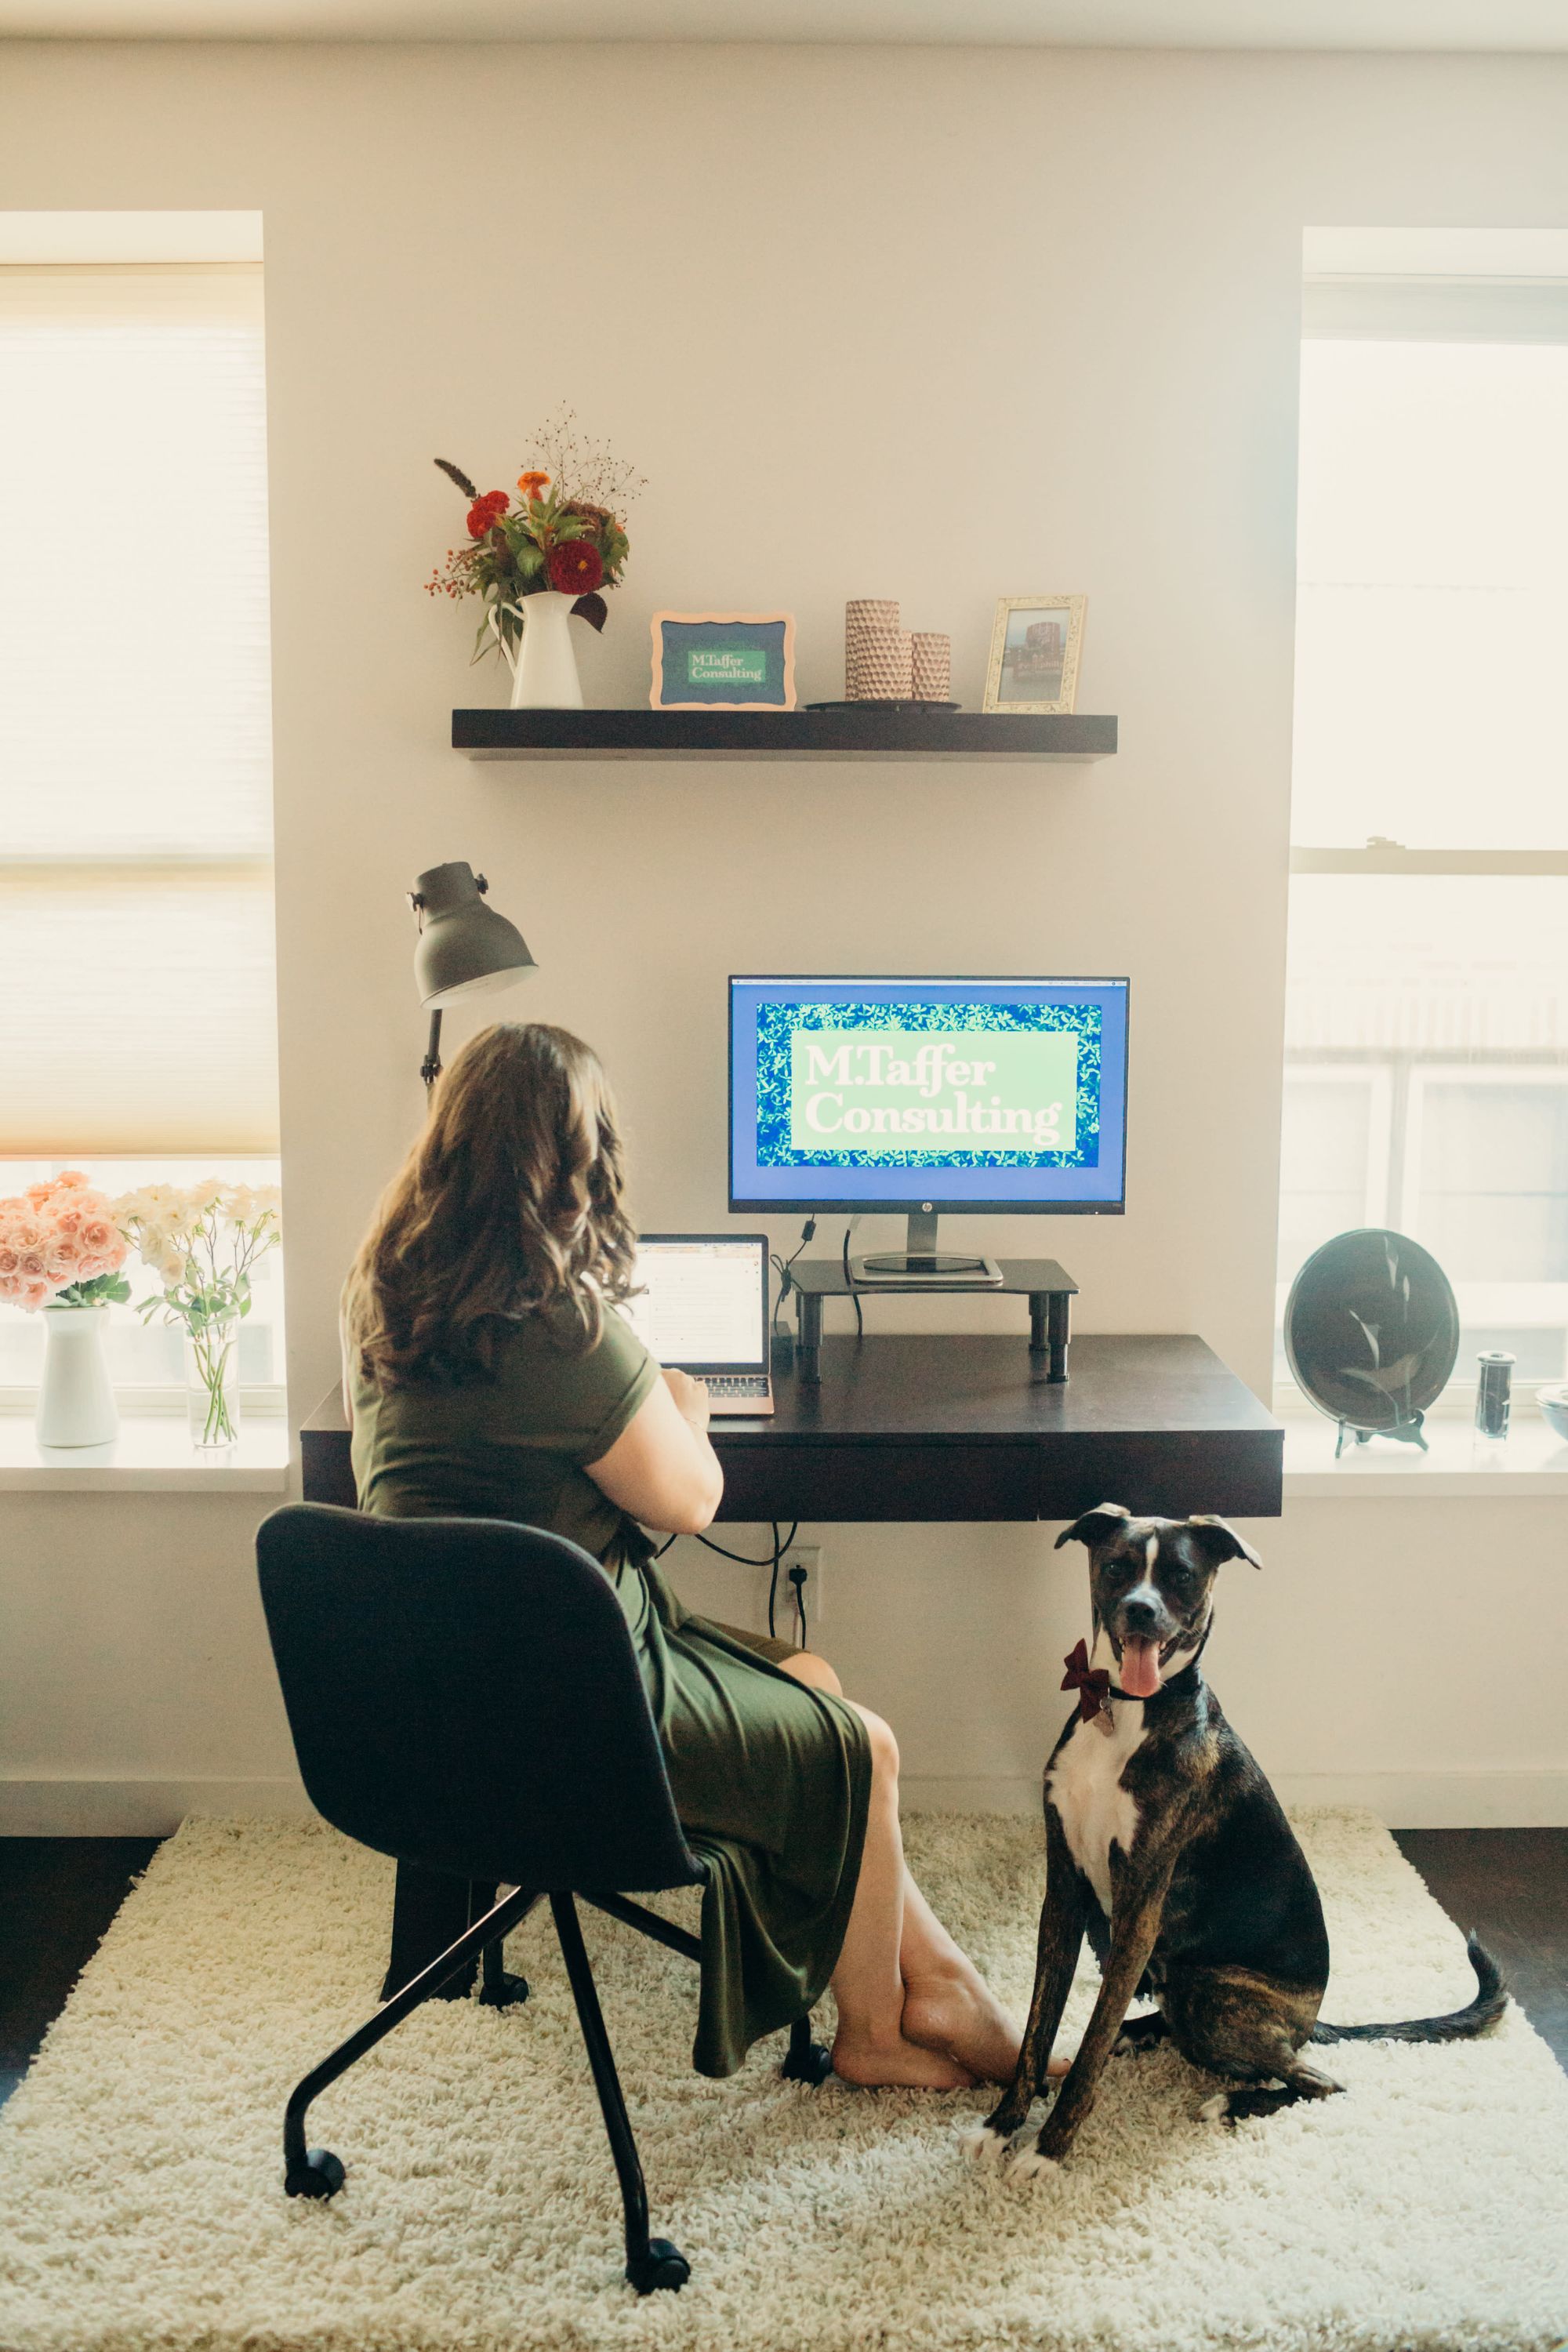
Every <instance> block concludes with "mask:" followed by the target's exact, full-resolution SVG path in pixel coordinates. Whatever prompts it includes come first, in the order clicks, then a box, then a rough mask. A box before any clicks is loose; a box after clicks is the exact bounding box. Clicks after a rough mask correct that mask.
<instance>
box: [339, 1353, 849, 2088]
mask: <svg viewBox="0 0 1568 2352" xmlns="http://www.w3.org/2000/svg"><path fill="white" fill-rule="evenodd" d="M566 1330H567V1327H566V1325H565V1324H564V1323H563V1322H562V1321H561V1320H559V1319H558V1318H551V1317H548V1316H546V1315H544V1314H542V1313H534V1314H529V1315H524V1316H521V1317H520V1318H518V1321H517V1326H516V1329H515V1333H514V1334H513V1335H511V1336H510V1337H509V1338H508V1339H507V1340H506V1341H505V1342H504V1343H503V1346H502V1348H501V1349H500V1352H499V1356H498V1363H497V1377H496V1379H495V1380H494V1381H479V1380H474V1381H466V1382H464V1383H463V1384H461V1385H438V1384H437V1383H435V1382H434V1381H432V1382H429V1383H420V1384H418V1385H416V1386H412V1387H407V1388H398V1389H389V1390H384V1391H378V1390H377V1389H375V1388H374V1387H373V1386H372V1385H371V1383H370V1382H369V1381H366V1380H365V1378H364V1377H363V1374H362V1373H357V1372H356V1373H355V1375H354V1376H353V1396H352V1402H353V1467H354V1480H355V1484H356V1486H357V1488H358V1491H359V1499H360V1506H361V1508H362V1509H363V1510H367V1511H375V1512H379V1513H381V1514H382V1515H384V1517H389V1518H418V1517H431V1516H441V1515H445V1514H448V1513H450V1514H456V1515H459V1516H461V1517H475V1518H488V1519H516V1520H520V1521H521V1522H522V1523H523V1524H524V1525H525V1526H527V1527H533V1528H549V1529H551V1530H552V1532H553V1533H554V1534H556V1535H562V1536H567V1537H569V1538H571V1540H572V1541H573V1542H574V1543H576V1544H580V1545H581V1546H582V1547H583V1549H584V1551H588V1552H591V1553H592V1554H593V1555H594V1557H595V1559H597V1560H599V1561H600V1562H601V1563H602V1565H603V1567H604V1569H605V1574H606V1575H607V1576H608V1577H609V1579H610V1580H611V1582H612V1583H613V1584H614V1586H615V1589H616V1594H617V1595H618V1597H619V1600H620V1603H621V1607H622V1609H623V1610H624V1611H625V1612H626V1622H627V1624H628V1625H629V1626H630V1628H631V1633H632V1640H633V1643H634V1644H635V1645H636V1649H637V1660H638V1663H639V1664H640V1666H641V1669H642V1677H643V1685H644V1688H645V1689H646V1690H647V1696H648V1704H649V1706H650V1707H651V1708H652V1710H653V1719H654V1722H655V1724H656V1726H657V1727H658V1736H659V1740H660V1743H661V1745H662V1747H663V1749H664V1759H665V1763H666V1765H667V1767H668V1772H669V1780H670V1786H671V1789H672V1790H673V1791H674V1795H675V1805H676V1811H678V1813H679V1816H680V1819H681V1822H682V1825H683V1826H684V1828H685V1831H686V1835H687V1841H688V1843H689V1845H690V1846H691V1849H692V1851H693V1853H696V1854H697V1855H698V1856H699V1857H700V1859H701V1861H702V1862H703V1863H704V1864H706V1867H707V1871H708V1878H707V1884H706V1885H705V1887H704V1889H703V1895H702V1930H701V1932H702V1970H701V1979H702V1980H701V1991H700V1999H699V2007H698V2020H697V2040H696V2044H695V2047H694V2049H693V2053H692V2062H693V2063H694V2064H695V2066H696V2067H697V2068H698V2070H699V2072H700V2073H701V2074H733V2072H734V2071H735V2069H736V2067H737V2066H739V2065H740V2063H741V2062H742V2059H743V2058H744V2056H745V2054H746V2052H747V2050H748V2048H749V2047H750V2045H751V2044H752V2042H755V2041H757V2040H758V2039H759V2038H760V2037H761V2036H762V2035H763V2034H764V2033H772V2032H775V2031H776V2030H777V2029H778V2028H779V2027H780V2026H784V2025H788V2024H790V2023H791V2022H792V2021H794V2020H795V2018H796V2017H798V2016H800V2015H801V2014H802V2013H803V2012H804V2011H805V2010H806V2009H808V2008H809V2007H810V2006H811V2005H812V2004H813V2003H814V2002H815V2001H816V2000H817V1999H818V1998H819V1997H820V1995H821V1993H822V1992H823V1990H824V1989H825V1987H826V1983H827V1979H828V1978H829V1976H830V1975H831V1974H832V1971H833V1969H834V1968H835V1967H836V1965H837V1959H838V1953H839V1949H840V1947H841V1946H842V1944H843V1941H844V1931H845V1928H846V1927H847V1925H848V1920H849V1909H850V1905H851V1903H852V1902H853V1900H854V1895H855V1884H856V1880H857V1878H858V1874H859V1869H860V1853H861V1847H862V1844H863V1843H864V1840H865V1834H866V1812H867V1806H868V1801H869V1796H870V1787H871V1759H870V1747H869V1742H868V1738H867V1734H866V1727H865V1725H864V1724H863V1723H862V1721H861V1719H860V1717H858V1715H857V1714H856V1712H855V1710H854V1709H853V1707H851V1706H847V1705H846V1704H845V1702H844V1701H843V1700H842V1699H836V1698H832V1697H829V1696H827V1694H826V1692H822V1691H815V1690H810V1689H808V1688H807V1687H806V1686H805V1684H803V1683H799V1682H796V1681H795V1679H794V1677H793V1676H792V1675H786V1674H784V1672H782V1670H781V1669H780V1667H779V1666H778V1665H777V1664H775V1663H774V1661H775V1660H776V1659H778V1658H781V1657H787V1656H788V1655H789V1654H790V1652H789V1648H788V1645H787V1644H786V1643H780V1642H767V1641H763V1640H762V1639H760V1638H759V1637H758V1636H757V1635H754V1634H750V1633H741V1632H739V1631H737V1630H736V1629H735V1628H733V1627H731V1626H726V1625H721V1624H717V1623H715V1622H713V1621H712V1620H711V1619H710V1618H706V1617H699V1616H696V1615H694V1614H693V1613H692V1612H689V1611H688V1610H686V1609H684V1608H682V1606H681V1604H680V1602H679V1600H678V1599H677V1598H676V1596H675V1593H674V1592H673V1591H671V1589H670V1587H669V1585H668V1582H667V1581H666V1580H665V1578H664V1577H663V1576H662V1575H661V1574H660V1572H659V1570H658V1567H657V1566H656V1565H655V1564H654V1561H653V1559H652V1557H651V1554H652V1550H653V1547H652V1545H651V1544H650V1542H649V1541H648V1538H647V1536H646V1535H645V1534H644V1533H643V1530H642V1529H641V1528H639V1527H638V1526H637V1524H636V1522H635V1521H634V1520H632V1519H630V1518H628V1517H626V1514H625V1513H624V1512H622V1511H620V1510H618V1509H617V1508H616V1506H615V1505H614V1504H613V1503H612V1502H611V1501H610V1500H609V1499H608V1497H607V1496H605V1495H604V1494H602V1493H601V1492H600V1490H599V1488H598V1487H597V1486H595V1484H594V1482H593V1480H592V1479H591V1478H590V1477H588V1476H587V1475H586V1471H585V1466H584V1465H586V1464H588V1463H590V1462H598V1461H601V1460H602V1459H603V1457H604V1456H605V1454H607V1453H608V1452H609V1450H610V1448H611V1446H612V1445H614V1444H615V1442H616V1438H618V1437H619V1436H620V1434H621V1433H622V1432H623V1431H624V1430H625V1429H626V1427H627V1425H628V1423H630V1422H631V1420H632V1417H633V1415H634V1414H635V1413H636V1412H637V1409H638V1407H639V1406H640V1405H641V1404H642V1402H643V1401H644V1399H645V1398H646V1397H647V1394H648V1392H649V1391H650V1390H651V1389H652V1387H653V1385H654V1383H655V1381H657V1380H658V1377H659V1371H658V1364H657V1363H656V1362H655V1360H654V1359H653V1358H652V1357H651V1356H650V1355H649V1354H648V1352H647V1349H646V1348H645V1347H644V1346H643V1344H642V1341H641V1340H640V1339H638V1338H637V1334H636V1333H635V1332H634V1331H633V1329H632V1328H631V1326H630V1325H629V1324H628V1323H627V1322H626V1320H625V1318H624V1317H622V1316H620V1315H618V1314H616V1312H615V1311H614V1310H613V1309H612V1310H610V1311H608V1312H606V1314H605V1325H604V1332H603V1335H602V1337H601V1338H600V1339H599V1341H598V1344H597V1345H596V1346H595V1348H593V1349H591V1350H589V1351H588V1352H587V1353H585V1354H582V1353H574V1352H573V1350H572V1349H571V1347H570V1345H569V1344H567V1340H566V1338H565V1334H566Z"/></svg>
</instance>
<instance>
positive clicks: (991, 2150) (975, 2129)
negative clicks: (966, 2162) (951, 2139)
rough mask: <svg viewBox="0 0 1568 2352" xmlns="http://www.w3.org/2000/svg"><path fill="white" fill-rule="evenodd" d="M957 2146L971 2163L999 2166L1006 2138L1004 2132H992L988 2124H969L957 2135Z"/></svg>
mask: <svg viewBox="0 0 1568 2352" xmlns="http://www.w3.org/2000/svg"><path fill="white" fill-rule="evenodd" d="M958 2145H959V2147H961V2148H962V2149H963V2153H964V2155H965V2156H967V2157H968V2158H970V2159H971V2161H972V2162H973V2163H975V2164H1000V2163H1001V2161H1002V2158H1003V2155H1004V2153H1005V2149H1006V2146H1007V2137H1006V2134H1005V2132H997V2131H993V2130H992V2128H991V2126H990V2125H989V2124H971V2125H969V2126H967V2127H966V2128H965V2129H964V2130H963V2131H961V2132H960V2133H959V2135H958Z"/></svg>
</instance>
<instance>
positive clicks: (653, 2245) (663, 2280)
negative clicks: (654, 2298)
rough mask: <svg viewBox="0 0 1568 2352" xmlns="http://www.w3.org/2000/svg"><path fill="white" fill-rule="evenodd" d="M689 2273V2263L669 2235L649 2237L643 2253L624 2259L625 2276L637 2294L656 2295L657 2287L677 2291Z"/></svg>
mask: <svg viewBox="0 0 1568 2352" xmlns="http://www.w3.org/2000/svg"><path fill="white" fill-rule="evenodd" d="M690 2276H691V2264H690V2263H689V2262H688V2261H687V2259H686V2256H685V2255H684V2254H683V2253H682V2252H681V2251H680V2248H679V2246H672V2245H671V2244H670V2242H669V2240H668V2238H650V2239H649V2240H648V2242H647V2253H646V2254H632V2255H630V2256H629V2257H628V2258H627V2262H626V2277H627V2280H628V2281H629V2283H630V2284H632V2285H633V2286H635V2287H636V2289H637V2293H638V2294H657V2293H658V2290H659V2288H660V2287H667V2288H668V2290H669V2291H670V2292H671V2294H679V2291H680V2289H681V2288H682V2287H683V2286H684V2285H685V2284H686V2282H687V2280H688V2279H689V2277H690Z"/></svg>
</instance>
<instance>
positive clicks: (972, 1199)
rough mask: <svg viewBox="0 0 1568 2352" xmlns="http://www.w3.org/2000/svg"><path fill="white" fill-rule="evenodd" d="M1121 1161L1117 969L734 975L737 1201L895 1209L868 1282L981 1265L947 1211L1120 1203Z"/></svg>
mask: <svg viewBox="0 0 1568 2352" xmlns="http://www.w3.org/2000/svg"><path fill="white" fill-rule="evenodd" d="M1126 1160H1127V982H1126V981H1125V980H982V979H968V978H964V979H921V978H911V979H877V980H871V979H859V978H854V977H845V978H823V979H814V978H806V977H804V976H802V975H800V974H798V973H790V974H785V975H779V976H776V977H767V976H763V975H754V974H747V975H743V976H736V977H733V978H731V982H730V1206H731V1210H735V1211H745V1212H748V1213H752V1214H756V1213H759V1212H766V1211H769V1210H774V1211H776V1210H784V1209H805V1210H824V1209H825V1210H837V1211H839V1212H841V1213H846V1214H850V1215H853V1214H854V1213H857V1212H858V1211H863V1210H864V1211H884V1210H889V1209H894V1210H897V1209H901V1210H903V1211H905V1212H906V1213H907V1214H908V1217H909V1221H910V1223H909V1238H908V1244H907V1248H906V1250H905V1251H904V1253H902V1254H901V1255H895V1256H893V1257H890V1258H888V1259H884V1260H877V1259H868V1260H865V1261H863V1262H862V1265H863V1268H864V1271H865V1272H866V1273H867V1274H868V1275H869V1276H873V1277H874V1276H876V1275H877V1274H879V1273H880V1274H882V1275H884V1276H903V1277H905V1278H908V1277H910V1276H916V1277H919V1276H937V1277H939V1278H940V1277H942V1276H948V1277H950V1278H952V1277H962V1276H966V1275H972V1274H973V1273H974V1272H975V1271H976V1270H977V1269H979V1268H981V1267H983V1266H984V1265H986V1264H987V1261H984V1260H982V1259H973V1258H963V1257H958V1256H951V1257H944V1256H942V1254H941V1253H939V1251H938V1249H937V1246H936V1221H937V1218H938V1217H939V1215H941V1214H942V1213H949V1214H952V1213H958V1212H965V1213H970V1214H973V1215H994V1214H996V1213H1007V1214H1009V1215H1036V1216H1041V1215H1049V1216H1116V1215H1120V1214H1121V1211H1122V1209H1123V1208H1124V1206H1125V1199H1126V1182H1125V1171H1126ZM996 1278H999V1277H996Z"/></svg>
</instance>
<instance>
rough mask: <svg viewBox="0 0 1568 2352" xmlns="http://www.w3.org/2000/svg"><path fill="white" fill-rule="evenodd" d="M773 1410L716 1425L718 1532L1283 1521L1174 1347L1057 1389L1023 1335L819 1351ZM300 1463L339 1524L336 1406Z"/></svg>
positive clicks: (310, 1428) (1277, 1489)
mask: <svg viewBox="0 0 1568 2352" xmlns="http://www.w3.org/2000/svg"><path fill="white" fill-rule="evenodd" d="M774 1393H775V1397H776V1401H777V1405H778V1410H777V1412H775V1413H774V1414H773V1417H772V1418H771V1419H770V1420H766V1421H743V1420H730V1419H728V1418H724V1419H721V1420H717V1421H715V1423H713V1428H712V1438H713V1444H714V1447H715V1450H716V1451H717V1453H718V1455H719V1458H720V1460H721V1463H722V1464H723V1465H724V1500H723V1504H722V1506H721V1509H720V1514H719V1516H720V1517H721V1518H722V1519H731V1520H744V1521H751V1522H754V1521H757V1520H763V1519H804V1520H807V1521H812V1520H833V1519H881V1520H911V1519H912V1520H922V1521H924V1520H942V1519H961V1520H970V1519H1070V1518H1076V1517H1077V1516H1078V1514H1079V1512H1080V1511H1087V1510H1089V1509H1091V1508H1092V1507H1093V1506H1094V1505H1095V1504H1096V1503H1102V1502H1107V1501H1110V1502H1117V1503H1125V1504H1127V1506H1128V1507H1129V1508H1130V1509H1131V1510H1135V1511H1152V1512H1159V1513H1162V1514H1163V1515H1165V1516H1167V1517H1173V1518H1181V1517H1186V1515H1187V1514H1188V1513H1189V1512H1192V1511H1218V1512H1220V1513H1221V1514H1222V1515H1225V1516H1228V1517H1247V1518H1274V1517H1278V1516H1279V1508H1280V1496H1281V1483H1280V1482H1281V1472H1282V1467H1283V1453H1284V1443H1285V1441H1284V1433H1283V1432H1282V1431H1281V1430H1280V1428H1279V1425H1278V1423H1276V1422H1275V1421H1274V1420H1273V1418H1272V1416H1271V1415H1270V1414H1268V1412H1265V1410H1264V1408H1263V1407H1262V1405H1260V1404H1259V1403H1258V1400H1257V1398H1256V1397H1255V1396H1254V1395H1253V1394H1252V1392H1251V1391H1250V1390H1249V1389H1247V1388H1245V1387H1244V1386H1243V1385H1242V1383H1241V1381H1238V1380H1237V1377H1236V1375H1235V1373H1234V1372H1230V1371H1227V1370H1226V1367H1225V1366H1224V1364H1222V1363H1221V1362H1220V1360H1219V1358H1218V1357H1217V1356H1216V1355H1215V1353H1214V1351H1213V1349H1210V1348H1208V1347H1207V1346H1205V1343H1204V1341H1203V1340H1202V1339H1194V1338H1193V1337H1192V1336H1191V1335H1190V1334H1187V1333H1175V1332H1161V1333H1156V1334H1154V1335H1152V1337H1147V1338H1142V1337H1124V1336H1122V1335H1121V1334H1108V1335H1097V1334H1095V1333H1093V1332H1090V1333H1088V1334H1086V1335H1082V1336H1080V1337H1079V1338H1078V1339H1074V1341H1073V1343H1072V1378H1071V1380H1070V1381H1068V1382H1067V1383H1066V1384H1065V1386H1064V1385H1058V1384H1054V1383H1052V1382H1050V1381H1042V1380H1040V1379H1038V1378H1035V1377H1031V1373H1030V1360H1029V1352H1028V1347H1027V1342H1026V1339H1025V1337H1024V1334H1023V1333H1022V1332H1020V1333H1019V1334H1018V1336H1017V1337H1016V1338H1008V1339H993V1338H990V1337H986V1338H979V1337H976V1336H974V1335H973V1334H969V1333H956V1332H955V1333H947V1334H943V1335H942V1336H940V1337H939V1336H932V1335H930V1334H914V1333H900V1334H898V1335H896V1336H885V1335H877V1334H873V1335H871V1336H870V1337H868V1338H867V1339H852V1338H851V1339H837V1338H835V1339H825V1340H824V1341H823V1345H822V1381H821V1385H820V1387H815V1388H813V1387H807V1386H805V1385H804V1384H803V1383H802V1382H801V1381H797V1380H793V1379H791V1380H784V1381H777V1382H775V1384H774ZM301 1447H302V1452H303V1459H304V1493H305V1497H306V1500H307V1501H308V1502H315V1503H344V1504H347V1505H349V1506H350V1507H353V1501H354V1489H353V1473H352V1471H351V1469H350V1466H349V1440H348V1431H347V1429H346V1428H345V1426H344V1423H343V1414H342V1400H341V1398H340V1396H339V1393H338V1391H337V1390H336V1389H334V1390H333V1391H331V1395H330V1396H329V1397H327V1398H325V1399H323V1401H322V1402H321V1405H320V1406H319V1407H318V1409H317V1411H316V1412H314V1413H312V1414H311V1416H310V1420H309V1421H308V1422H307V1423H306V1424H305V1426H304V1429H303V1431H302V1433H301Z"/></svg>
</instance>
